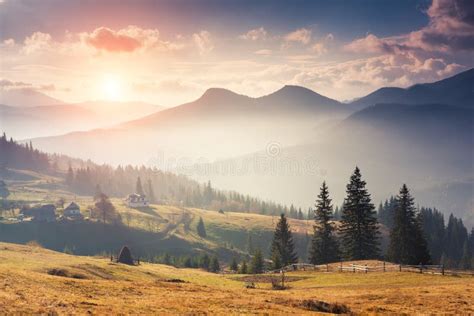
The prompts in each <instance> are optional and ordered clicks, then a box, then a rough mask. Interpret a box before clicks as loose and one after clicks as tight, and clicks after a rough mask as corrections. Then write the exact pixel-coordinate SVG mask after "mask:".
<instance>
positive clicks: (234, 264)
mask: <svg viewBox="0 0 474 316" xmlns="http://www.w3.org/2000/svg"><path fill="white" fill-rule="evenodd" d="M229 268H230V270H232V271H234V272H237V270H238V269H239V265H238V264H237V259H235V257H233V258H232V262H231V263H230V266H229Z"/></svg>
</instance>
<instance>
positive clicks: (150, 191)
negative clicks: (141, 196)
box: [147, 179, 156, 203]
mask: <svg viewBox="0 0 474 316" xmlns="http://www.w3.org/2000/svg"><path fill="white" fill-rule="evenodd" d="M147 188H148V190H147V195H148V200H149V201H150V202H151V203H156V197H155V191H154V190H153V183H152V182H151V180H150V179H148V181H147Z"/></svg>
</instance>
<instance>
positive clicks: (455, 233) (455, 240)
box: [444, 214, 468, 268]
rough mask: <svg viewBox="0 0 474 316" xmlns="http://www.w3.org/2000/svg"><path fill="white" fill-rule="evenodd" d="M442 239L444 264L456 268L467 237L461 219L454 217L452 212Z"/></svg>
mask: <svg viewBox="0 0 474 316" xmlns="http://www.w3.org/2000/svg"><path fill="white" fill-rule="evenodd" d="M444 239H445V240H444V253H445V254H446V265H447V266H448V267H453V268H457V267H458V266H459V264H460V262H461V258H462V255H463V246H464V242H465V241H466V240H467V239H468V233H467V229H466V227H465V226H464V224H463V221H462V219H458V218H456V217H454V215H453V214H451V215H450V216H449V220H448V226H447V227H446V233H445V237H444Z"/></svg>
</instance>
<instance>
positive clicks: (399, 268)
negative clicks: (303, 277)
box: [265, 262, 474, 276]
mask: <svg viewBox="0 0 474 316" xmlns="http://www.w3.org/2000/svg"><path fill="white" fill-rule="evenodd" d="M298 270H299V271H318V272H352V273H369V272H412V273H428V274H440V275H471V276H474V271H472V270H470V271H469V270H456V269H445V267H444V266H443V265H423V264H422V265H405V264H396V263H391V262H383V263H382V264H380V265H376V266H368V265H361V264H344V263H343V262H341V263H340V264H334V263H332V264H322V265H313V264H309V263H294V264H290V265H287V266H286V267H283V268H281V269H276V270H270V271H267V272H265V273H281V272H289V271H298Z"/></svg>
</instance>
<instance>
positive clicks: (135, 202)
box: [125, 193, 149, 207]
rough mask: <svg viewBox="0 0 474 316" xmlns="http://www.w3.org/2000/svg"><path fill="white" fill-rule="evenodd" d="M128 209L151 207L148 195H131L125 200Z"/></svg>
mask: <svg viewBox="0 0 474 316" xmlns="http://www.w3.org/2000/svg"><path fill="white" fill-rule="evenodd" d="M125 203H127V205H128V207H146V206H148V205H149V203H148V200H147V198H146V195H140V194H136V193H134V194H130V195H128V196H127V198H126V199H125Z"/></svg>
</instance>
